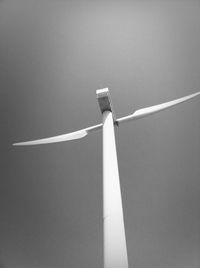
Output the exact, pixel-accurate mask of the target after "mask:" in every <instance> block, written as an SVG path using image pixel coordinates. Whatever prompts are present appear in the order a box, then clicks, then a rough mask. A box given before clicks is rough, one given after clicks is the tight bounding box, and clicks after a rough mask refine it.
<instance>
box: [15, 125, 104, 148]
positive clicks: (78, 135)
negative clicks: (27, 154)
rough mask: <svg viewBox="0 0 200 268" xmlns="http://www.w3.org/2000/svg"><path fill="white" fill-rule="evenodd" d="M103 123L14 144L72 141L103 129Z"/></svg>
mask: <svg viewBox="0 0 200 268" xmlns="http://www.w3.org/2000/svg"><path fill="white" fill-rule="evenodd" d="M101 127H102V124H99V125H96V126H92V127H88V128H85V129H81V130H78V131H75V132H71V133H68V134H63V135H59V136H55V137H50V138H44V139H39V140H33V141H25V142H18V143H14V144H13V145H14V146H26V145H39V144H47V143H56V142H62V141H70V140H77V139H81V138H83V137H85V136H87V134H88V133H90V132H92V131H96V130H99V129H101Z"/></svg>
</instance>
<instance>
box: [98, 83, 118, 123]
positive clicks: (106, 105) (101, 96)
mask: <svg viewBox="0 0 200 268" xmlns="http://www.w3.org/2000/svg"><path fill="white" fill-rule="evenodd" d="M96 96H97V100H98V103H99V107H100V110H101V113H102V114H103V113H104V112H105V111H110V112H111V113H112V116H113V121H114V123H116V116H115V113H114V109H113V104H112V100H111V95H110V91H109V89H108V88H103V89H98V90H97V91H96Z"/></svg>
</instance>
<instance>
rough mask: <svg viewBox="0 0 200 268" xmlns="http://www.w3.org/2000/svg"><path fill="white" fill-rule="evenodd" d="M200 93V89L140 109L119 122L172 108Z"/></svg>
mask: <svg viewBox="0 0 200 268" xmlns="http://www.w3.org/2000/svg"><path fill="white" fill-rule="evenodd" d="M198 95H200V91H199V92H196V93H194V94H191V95H188V96H185V97H182V98H180V99H176V100H173V101H169V102H165V103H162V104H158V105H154V106H151V107H147V108H143V109H139V110H137V111H135V112H134V113H133V114H130V115H128V116H125V117H121V118H119V119H117V123H122V122H127V121H130V120H136V119H139V118H142V117H146V116H148V115H151V114H154V113H157V112H159V111H162V110H165V109H168V108H170V107H172V106H175V105H177V104H180V103H182V102H185V101H187V100H190V99H192V98H194V97H196V96H198Z"/></svg>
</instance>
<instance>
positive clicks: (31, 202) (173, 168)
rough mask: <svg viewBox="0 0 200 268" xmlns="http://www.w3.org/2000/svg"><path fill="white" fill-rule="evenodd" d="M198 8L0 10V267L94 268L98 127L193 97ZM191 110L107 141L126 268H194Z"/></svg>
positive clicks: (192, 4)
mask: <svg viewBox="0 0 200 268" xmlns="http://www.w3.org/2000/svg"><path fill="white" fill-rule="evenodd" d="M199 70H200V2H199V1H193V0H188V1H153V0H148V1H139V0H138V1H67V0H66V1H64V0H63V1H61V0H57V1H56V0H48V1H47V0H46V1H45V0H38V1H37V0H35V1H34V0H32V1H27V0H26V1H25V0H24V1H18V0H13V1H9V0H4V1H1V2H0V107H1V112H0V126H1V128H0V130H1V131H0V135H1V143H0V151H1V161H0V267H19V268H21V267H22V268H32V267H41V268H48V267H55V268H58V267H71V268H79V267H81V268H90V267H95V268H98V267H99V268H100V267H102V266H103V221H102V148H101V142H102V137H101V132H99V133H96V134H94V135H90V136H88V137H87V138H85V139H83V140H77V141H72V142H66V143H58V144H52V145H44V146H38V147H26V148H25V147H21V148H19V147H18V148H16V147H12V146H11V144H12V143H13V142H17V141H24V140H31V139H36V138H43V137H48V136H54V135H58V134H63V133H67V132H71V131H75V130H78V129H80V128H83V127H87V126H90V125H93V124H96V123H99V122H101V114H100V110H99V107H98V104H97V101H96V96H95V91H96V89H99V88H103V87H109V88H110V90H111V94H112V98H113V103H114V107H115V111H116V114H117V117H121V116H125V115H127V114H129V113H130V112H133V111H134V110H135V109H138V108H142V107H147V106H151V105H155V104H158V103H162V102H165V101H169V100H172V99H174V98H178V97H182V96H184V95H187V94H191V93H194V92H196V91H198V90H199V89H200V75H199V74H200V71H199ZM199 107H200V98H199V97H197V98H196V99H194V100H193V101H191V102H188V103H185V104H182V105H180V106H177V107H175V108H173V109H171V110H168V111H165V112H162V113H159V114H156V115H154V116H152V117H149V118H146V119H143V120H139V121H136V122H133V123H130V124H124V125H122V126H123V127H120V128H119V129H116V138H117V147H118V158H119V168H120V175H121V183H122V196H123V202H124V217H125V225H126V234H127V246H128V256H129V264H130V268H133V267H134V268H145V267H146V268H147V267H148V268H169V267H170V268H171V267H172V268H173V267H176V268H186V267H187V268H198V267H200V108H199Z"/></svg>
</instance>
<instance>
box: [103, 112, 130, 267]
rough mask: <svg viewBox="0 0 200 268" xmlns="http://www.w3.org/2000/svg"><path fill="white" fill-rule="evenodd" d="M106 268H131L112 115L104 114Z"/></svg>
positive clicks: (109, 113)
mask: <svg viewBox="0 0 200 268" xmlns="http://www.w3.org/2000/svg"><path fill="white" fill-rule="evenodd" d="M103 202H104V203H103V209H104V212H103V217H104V268H128V257H127V247H126V237H125V228H124V218H123V208H122V198H121V190H120V180H119V171H118V161H117V152H116V144H115V133H114V124H113V118H112V113H111V112H110V111H105V112H104V113H103Z"/></svg>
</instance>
